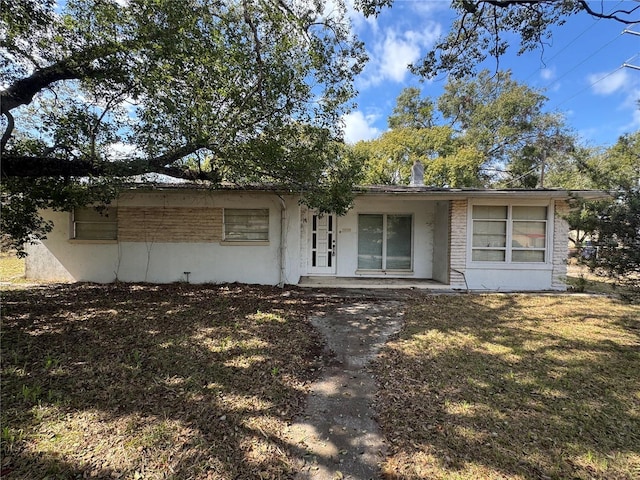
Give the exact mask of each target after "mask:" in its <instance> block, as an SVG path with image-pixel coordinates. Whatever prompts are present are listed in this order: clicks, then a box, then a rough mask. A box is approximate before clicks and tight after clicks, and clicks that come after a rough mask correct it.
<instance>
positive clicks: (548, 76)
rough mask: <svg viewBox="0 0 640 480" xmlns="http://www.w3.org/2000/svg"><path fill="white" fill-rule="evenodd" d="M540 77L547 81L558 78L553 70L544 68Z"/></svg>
mask: <svg viewBox="0 0 640 480" xmlns="http://www.w3.org/2000/svg"><path fill="white" fill-rule="evenodd" d="M540 77H541V78H542V79H543V80H546V81H549V80H553V79H554V78H556V71H555V69H553V68H543V69H542V70H540Z"/></svg>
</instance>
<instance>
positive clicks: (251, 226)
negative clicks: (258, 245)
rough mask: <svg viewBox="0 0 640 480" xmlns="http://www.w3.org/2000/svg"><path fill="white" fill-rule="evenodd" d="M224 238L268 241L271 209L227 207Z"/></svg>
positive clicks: (232, 240)
mask: <svg viewBox="0 0 640 480" xmlns="http://www.w3.org/2000/svg"><path fill="white" fill-rule="evenodd" d="M224 239H225V241H228V242H267V241H268V240H269V209H268V208H260V209H250V208H225V209H224Z"/></svg>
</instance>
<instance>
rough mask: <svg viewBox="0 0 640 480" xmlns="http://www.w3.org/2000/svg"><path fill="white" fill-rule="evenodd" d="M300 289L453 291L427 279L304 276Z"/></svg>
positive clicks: (446, 286)
mask: <svg viewBox="0 0 640 480" xmlns="http://www.w3.org/2000/svg"><path fill="white" fill-rule="evenodd" d="M298 286H299V287H308V288H392V289H421V290H438V291H452V290H453V289H452V288H451V286H450V285H445V284H443V283H440V282H437V281H435V280H431V279H427V278H371V277H335V276H320V275H318V276H304V277H301V278H300V282H299V283H298Z"/></svg>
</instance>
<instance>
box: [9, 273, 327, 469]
mask: <svg viewBox="0 0 640 480" xmlns="http://www.w3.org/2000/svg"><path fill="white" fill-rule="evenodd" d="M291 293H292V292H289V293H288V294H287V293H286V292H285V295H289V296H283V291H282V290H281V289H275V288H266V287H255V288H248V287H243V288H240V287H237V286H226V287H225V286H222V287H221V286H201V285H200V286H194V285H169V286H160V287H159V286H152V285H122V284H116V285H91V284H86V285H65V286H53V287H47V288H39V289H32V290H20V291H12V292H5V294H4V295H3V297H4V298H3V304H4V305H3V306H4V311H3V326H2V350H3V354H2V356H3V362H2V363H3V365H2V369H3V374H2V404H3V414H2V415H3V422H2V423H3V432H2V433H3V435H2V437H3V438H2V440H3V449H2V453H3V458H4V460H3V465H2V472H3V474H2V477H3V478H44V477H46V476H47V475H57V476H56V477H55V478H76V477H81V476H83V475H84V476H92V477H97V478H107V477H116V478H133V477H134V476H135V475H136V473H138V474H139V475H141V478H142V477H144V478H153V477H157V478H160V477H162V478H194V477H197V478H258V477H259V476H260V475H264V476H265V477H278V478H282V477H286V476H289V475H291V470H292V464H291V462H292V461H293V460H292V458H291V457H289V456H287V454H286V453H285V452H287V450H288V451H291V450H292V448H291V446H289V445H287V444H286V443H284V441H283V439H282V438H283V437H281V436H280V435H279V434H280V433H282V432H280V431H278V429H279V428H281V427H282V426H283V425H284V426H286V422H288V421H289V420H290V419H291V418H292V417H293V416H294V415H295V414H297V413H299V411H300V407H301V406H302V402H303V400H304V395H305V393H304V388H303V385H305V384H306V383H308V382H309V381H311V380H312V379H313V378H314V377H315V376H316V375H317V371H318V370H319V368H320V367H321V365H322V362H323V359H322V358H321V355H322V353H321V352H322V349H321V345H319V339H318V338H317V337H316V334H315V332H314V331H313V329H312V327H311V325H310V324H309V323H308V322H307V321H306V317H307V315H308V310H309V309H311V308H321V307H322V305H324V304H326V301H327V300H323V299H315V300H312V299H308V298H304V299H303V298H302V297H299V298H298V297H296V295H295V292H293V295H292V294H291ZM25 441H26V442H27V443H29V444H30V448H26V447H25ZM300 456H302V452H300Z"/></svg>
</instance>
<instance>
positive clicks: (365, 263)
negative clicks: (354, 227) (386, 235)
mask: <svg viewBox="0 0 640 480" xmlns="http://www.w3.org/2000/svg"><path fill="white" fill-rule="evenodd" d="M382 232H383V217H382V215H358V268H359V269H362V270H382Z"/></svg>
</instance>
